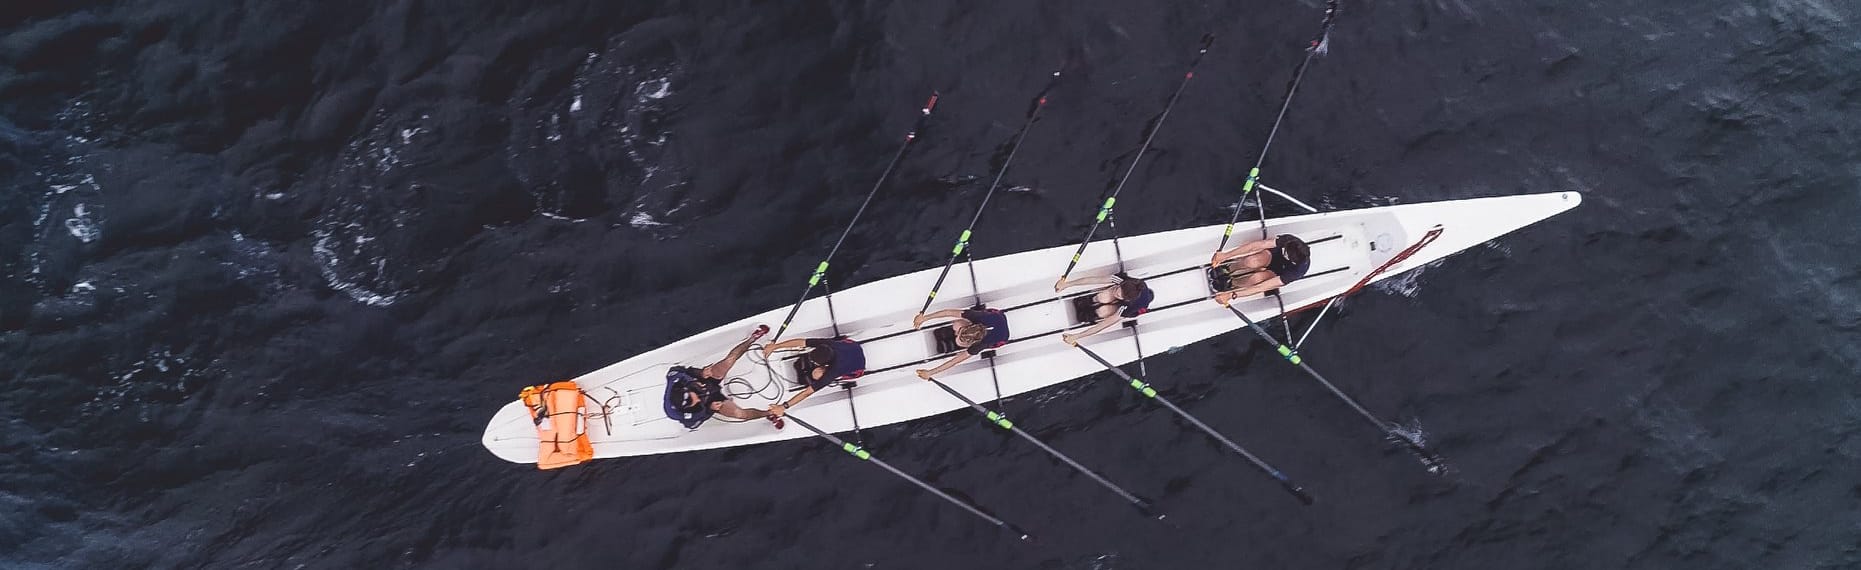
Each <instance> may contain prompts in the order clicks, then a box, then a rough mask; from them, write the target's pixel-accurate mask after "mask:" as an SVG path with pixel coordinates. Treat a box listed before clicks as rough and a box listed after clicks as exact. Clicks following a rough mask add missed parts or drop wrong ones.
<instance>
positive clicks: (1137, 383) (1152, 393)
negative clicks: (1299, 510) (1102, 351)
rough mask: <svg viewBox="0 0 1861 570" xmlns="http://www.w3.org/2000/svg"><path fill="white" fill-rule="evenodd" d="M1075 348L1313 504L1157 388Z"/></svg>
mask: <svg viewBox="0 0 1861 570" xmlns="http://www.w3.org/2000/svg"><path fill="white" fill-rule="evenodd" d="M1074 348H1078V349H1079V351H1080V352H1084V353H1086V356H1090V357H1092V359H1093V360H1097V361H1098V363H1099V364H1101V365H1104V366H1105V369H1106V370H1110V371H1112V373H1114V374H1117V375H1118V377H1119V378H1123V379H1124V381H1125V382H1127V383H1129V384H1130V385H1131V389H1133V390H1137V391H1138V393H1140V394H1143V395H1144V396H1145V397H1147V398H1150V399H1152V400H1156V401H1157V403H1159V404H1162V405H1163V407H1165V408H1169V410H1170V411H1172V412H1176V415H1177V416H1179V417H1181V418H1182V419H1184V420H1188V422H1189V423H1190V424H1192V425H1194V426H1195V427H1196V428H1198V429H1201V430H1202V433H1206V434H1208V436H1209V437H1212V438H1215V441H1219V442H1221V444H1222V445H1225V446H1227V447H1228V449H1230V450H1233V451H1234V452H1235V453H1238V454H1240V455H1241V457H1244V458H1247V462H1248V463H1252V464H1254V467H1258V468H1260V470H1261V471H1265V472H1266V474H1267V475H1268V476H1270V477H1272V478H1273V480H1274V481H1278V482H1279V486H1280V488H1282V489H1285V490H1286V492H1288V493H1292V496H1294V497H1297V498H1298V499H1299V502H1301V503H1305V504H1307V505H1310V504H1312V496H1311V495H1308V494H1306V493H1305V489H1304V488H1301V487H1299V485H1298V484H1295V483H1293V482H1292V479H1289V478H1287V477H1286V474H1285V473H1281V472H1280V470H1279V469H1276V468H1274V467H1273V466H1272V465H1268V464H1267V462H1266V461H1263V460H1261V459H1260V458H1259V457H1258V456H1255V455H1254V454H1253V453H1250V452H1248V451H1247V448H1244V447H1241V444H1238V443H1234V440H1231V439H1228V437H1227V436H1224V435H1221V432H1218V431H1215V428H1212V427H1208V424H1205V423H1202V420H1199V419H1196V417H1195V416H1192V415H1189V412H1186V411H1183V409H1182V408H1179V407H1176V404H1175V403H1173V402H1171V401H1170V400H1169V398H1165V397H1163V396H1160V395H1158V394H1157V390H1156V388H1153V387H1151V386H1150V385H1149V384H1145V383H1144V381H1143V380H1138V379H1136V378H1132V377H1131V375H1130V374H1128V373H1126V372H1125V371H1124V369H1122V368H1118V367H1117V366H1115V365H1113V364H1112V363H1111V362H1110V361H1108V360H1105V358H1104V357H1101V356H1099V355H1098V353H1096V352H1092V349H1089V348H1086V347H1084V346H1075V347H1074Z"/></svg>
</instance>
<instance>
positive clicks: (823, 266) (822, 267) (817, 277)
mask: <svg viewBox="0 0 1861 570" xmlns="http://www.w3.org/2000/svg"><path fill="white" fill-rule="evenodd" d="M937 97H938V95H937V92H935V91H933V92H931V96H930V99H929V100H928V101H925V102H924V107H923V108H920V109H919V110H918V121H917V123H916V124H914V125H912V127H911V131H910V132H907V133H905V142H904V144H902V145H899V147H898V152H897V153H896V154H893V155H892V160H891V162H888V163H886V165H885V171H884V172H882V173H880V174H879V180H878V182H874V183H873V185H872V190H870V191H868V192H866V199H865V200H864V201H862V202H860V203H859V209H858V210H855V211H854V212H853V219H852V220H851V221H849V222H847V225H846V229H844V230H841V231H840V238H839V239H836V240H834V247H833V248H831V249H828V250H827V257H824V258H821V263H820V264H819V265H816V266H815V267H814V275H812V276H810V277H808V286H807V287H805V288H803V289H802V290H801V296H800V297H799V298H797V299H795V304H794V306H791V307H789V308H788V316H787V317H783V318H782V326H780V327H777V328H776V329H775V335H774V336H771V337H769V342H770V343H774V342H775V341H777V340H779V339H781V338H782V333H784V332H788V325H789V324H790V323H793V322H794V321H795V314H796V313H799V312H801V304H802V303H803V302H806V301H807V300H808V294H809V293H812V292H814V287H815V286H816V285H820V284H821V278H822V277H825V276H826V275H827V266H828V264H829V263H830V262H832V261H833V259H834V254H836V253H840V246H841V245H843V244H845V243H846V238H847V236H848V235H851V234H852V233H853V227H854V226H857V225H859V219H860V217H861V216H864V215H866V207H867V206H870V205H872V199H873V197H875V196H878V195H879V189H880V188H884V187H885V182H886V181H887V180H890V179H891V178H892V172H894V171H896V170H897V169H898V163H899V162H900V161H903V160H904V158H905V154H906V153H907V152H909V151H910V150H911V143H912V142H913V141H916V140H917V139H918V131H920V130H923V129H924V123H925V122H927V121H928V120H929V119H930V115H931V111H932V110H935V109H936V108H937Z"/></svg>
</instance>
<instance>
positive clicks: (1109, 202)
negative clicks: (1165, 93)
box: [1060, 34, 1215, 279]
mask: <svg viewBox="0 0 1861 570" xmlns="http://www.w3.org/2000/svg"><path fill="white" fill-rule="evenodd" d="M1214 43H1215V35H1214V34H1204V35H1203V36H1202V48H1201V49H1200V50H1197V51H1196V52H1195V59H1194V60H1193V61H1190V62H1189V71H1188V72H1186V73H1183V80H1182V82H1181V83H1178V84H1176V91H1175V92H1174V93H1171V94H1170V100H1169V102H1168V103H1165V104H1164V105H1163V113H1162V114H1160V115H1157V122H1155V123H1152V124H1151V125H1150V134H1148V135H1145V136H1144V144H1143V145H1140V146H1138V147H1137V154H1136V155H1135V156H1132V157H1131V166H1130V168H1126V169H1125V171H1124V176H1123V177H1121V178H1119V179H1118V185H1117V186H1115V187H1113V188H1112V190H1111V194H1110V195H1108V196H1106V197H1105V203H1104V204H1101V205H1100V206H1099V213H1098V217H1097V218H1095V219H1093V220H1092V227H1090V228H1087V229H1086V237H1085V239H1082V240H1079V249H1076V250H1074V251H1073V260H1072V262H1070V263H1067V264H1066V271H1062V272H1060V278H1061V279H1065V278H1067V276H1070V275H1072V274H1073V268H1074V267H1078V266H1079V257H1080V256H1082V255H1085V253H1086V245H1088V244H1091V243H1092V234H1094V233H1096V232H1098V229H1099V224H1102V223H1105V216H1108V215H1111V208H1112V206H1115V205H1117V204H1118V193H1119V192H1123V191H1124V184H1125V183H1126V182H1130V181H1131V174H1133V173H1135V172H1137V164H1138V163H1139V162H1143V161H1144V151H1147V150H1150V142H1151V141H1154V140H1157V132H1158V131H1161V130H1163V121H1164V119H1168V118H1170V109H1172V108H1175V107H1176V100H1177V99H1180V98H1182V95H1183V89H1185V88H1188V87H1189V80H1190V79H1194V78H1195V67H1196V66H1197V65H1200V64H1201V63H1202V56H1205V55H1208V48H1209V46H1211V45H1214Z"/></svg>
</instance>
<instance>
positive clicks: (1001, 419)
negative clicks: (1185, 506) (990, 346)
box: [925, 378, 1164, 520]
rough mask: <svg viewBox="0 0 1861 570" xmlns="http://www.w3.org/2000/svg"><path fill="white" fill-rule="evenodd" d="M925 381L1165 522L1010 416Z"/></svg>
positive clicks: (1142, 502) (1146, 504) (1148, 505)
mask: <svg viewBox="0 0 1861 570" xmlns="http://www.w3.org/2000/svg"><path fill="white" fill-rule="evenodd" d="M925 380H929V381H930V383H932V384H936V385H937V387H938V388H943V391H945V392H949V393H950V395H951V396H956V399H958V400H962V401H963V403H964V404H968V405H969V409H971V410H975V411H976V413H978V414H982V416H983V417H986V418H988V419H989V423H992V424H995V427H999V428H1002V429H1005V430H1008V431H1011V432H1014V434H1015V435H1018V436H1021V438H1022V439H1026V440H1027V441H1028V443H1032V444H1034V445H1035V446H1036V447H1039V448H1040V449H1041V450H1043V451H1046V452H1047V454H1048V455H1052V456H1053V457H1054V458H1055V459H1058V460H1060V461H1062V462H1064V463H1066V464H1067V465H1071V466H1072V467H1073V469H1077V470H1079V472H1080V473H1084V474H1085V475H1086V476H1087V477H1091V478H1092V480H1093V481H1098V483H1099V484H1100V485H1104V486H1105V488H1107V489H1111V490H1112V492H1114V493H1117V494H1118V496H1120V497H1124V500H1126V501H1130V502H1131V504H1132V505H1135V506H1136V507H1137V509H1138V510H1139V511H1142V512H1143V513H1144V515H1146V516H1155V517H1156V519H1157V520H1163V517H1164V515H1163V514H1161V513H1157V512H1155V510H1154V509H1153V508H1152V505H1151V503H1150V501H1147V500H1144V499H1143V498H1142V497H1138V496H1137V495H1133V494H1131V492H1130V491H1126V490H1124V488H1123V487H1119V486H1118V484H1117V483H1113V482H1111V481H1110V480H1107V479H1105V477H1103V476H1101V475H1099V474H1098V473H1094V472H1093V471H1092V470H1091V469H1087V468H1086V466H1084V465H1080V464H1079V462H1078V461H1073V458H1071V457H1067V456H1066V454H1064V453H1060V450H1058V449H1054V448H1053V446H1050V445H1047V443H1046V442H1044V441H1041V440H1040V439H1039V438H1036V437H1034V436H1033V435H1032V434H1029V433H1027V432H1026V431H1023V430H1022V429H1021V428H1018V427H1015V423H1014V422H1012V421H1009V420H1008V416H1004V415H1002V414H1000V413H997V412H995V411H992V410H990V409H988V408H984V407H982V405H980V404H977V403H976V401H975V400H971V399H969V397H968V396H964V395H963V393H962V392H958V391H956V390H955V389H952V388H950V386H949V385H948V384H944V383H943V382H939V381H938V380H937V379H936V378H925Z"/></svg>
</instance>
